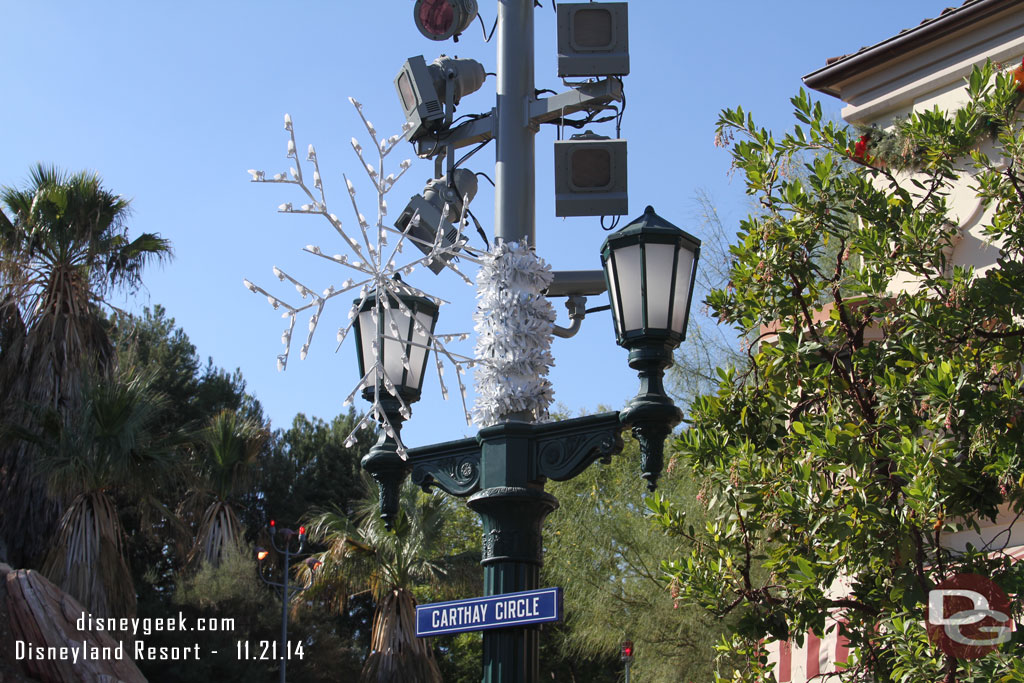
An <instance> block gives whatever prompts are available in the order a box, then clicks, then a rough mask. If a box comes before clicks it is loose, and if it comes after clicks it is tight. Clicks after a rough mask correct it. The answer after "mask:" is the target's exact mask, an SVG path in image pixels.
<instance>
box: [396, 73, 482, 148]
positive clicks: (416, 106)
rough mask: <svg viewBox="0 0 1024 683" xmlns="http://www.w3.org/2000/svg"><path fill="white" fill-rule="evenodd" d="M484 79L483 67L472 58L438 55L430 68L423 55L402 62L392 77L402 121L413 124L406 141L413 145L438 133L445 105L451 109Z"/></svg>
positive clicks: (407, 133) (406, 133)
mask: <svg viewBox="0 0 1024 683" xmlns="http://www.w3.org/2000/svg"><path fill="white" fill-rule="evenodd" d="M486 77H487V72H486V71H485V70H484V66H483V64H481V63H480V62H478V61H476V60H473V59H454V58H452V57H446V56H445V55H441V56H440V57H438V58H437V59H435V60H434V61H433V62H432V63H431V64H430V65H429V66H428V65H427V63H426V60H424V59H423V56H422V55H417V56H416V57H410V58H409V59H407V60H405V64H403V65H402V69H401V71H399V72H398V75H397V76H396V77H395V89H396V90H397V91H398V99H399V101H400V102H401V103H402V110H403V111H404V112H405V119H406V121H408V122H409V123H410V124H412V126H411V127H410V128H409V129H408V130H407V131H406V132H405V138H406V139H407V140H409V141H410V142H413V141H415V140H416V139H418V138H421V137H423V136H424V135H427V134H428V133H432V132H435V131H437V130H438V129H439V128H440V127H441V126H442V125H443V122H444V118H445V103H446V102H449V103H450V104H451V106H453V107H454V106H455V105H457V104H458V103H459V102H460V101H461V100H462V98H463V97H464V96H466V95H469V94H470V93H473V92H476V91H477V90H479V89H480V86H481V85H483V83H484V79H485V78H486Z"/></svg>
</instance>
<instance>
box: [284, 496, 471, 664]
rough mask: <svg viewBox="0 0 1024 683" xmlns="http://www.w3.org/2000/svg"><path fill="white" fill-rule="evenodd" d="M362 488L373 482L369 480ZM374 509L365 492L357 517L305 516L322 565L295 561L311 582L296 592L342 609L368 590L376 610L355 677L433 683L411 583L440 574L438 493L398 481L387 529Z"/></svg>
mask: <svg viewBox="0 0 1024 683" xmlns="http://www.w3.org/2000/svg"><path fill="white" fill-rule="evenodd" d="M368 487H371V490H376V488H377V487H376V485H374V484H372V483H368ZM377 510H378V501H377V500H376V499H375V498H374V497H370V498H369V499H365V500H364V501H363V503H362V505H361V507H360V510H359V513H358V514H357V520H358V523H357V524H353V523H352V522H351V521H350V520H349V519H348V517H346V516H345V515H344V514H343V513H342V512H341V511H339V510H327V511H319V512H317V513H315V514H314V515H313V516H312V518H311V519H310V521H309V538H310V540H311V541H312V542H313V543H322V544H324V545H326V546H327V549H326V550H325V551H323V552H321V553H318V554H316V555H314V558H315V559H317V560H319V561H320V562H322V563H323V564H322V565H321V566H320V568H319V569H317V571H316V573H315V574H313V575H312V576H310V574H309V571H310V570H309V568H308V566H307V565H300V567H299V577H298V578H299V580H300V581H304V582H305V581H312V587H311V589H310V591H307V593H306V594H305V597H304V599H305V600H309V599H321V600H326V601H327V602H328V603H329V604H330V605H331V606H332V607H333V608H334V609H337V610H338V611H339V612H340V613H342V614H344V613H345V610H346V607H347V603H348V600H349V599H351V598H352V597H354V596H355V595H358V594H361V593H364V592H369V593H371V594H372V595H373V597H374V600H375V602H376V609H375V610H374V614H373V627H372V632H371V637H370V654H369V656H368V657H367V658H366V662H365V663H364V665H363V671H362V674H361V676H360V681H362V683H392V682H394V681H419V682H423V683H440V681H441V673H440V671H439V670H438V667H437V662H436V661H435V659H434V653H433V650H432V649H431V648H430V645H429V642H428V641H427V640H425V639H422V638H417V637H416V600H415V598H414V597H413V593H412V590H411V589H412V588H413V586H415V585H422V584H424V583H435V584H436V582H437V581H438V580H439V579H441V578H442V577H445V576H446V575H447V572H446V571H445V567H444V558H443V557H442V555H443V552H442V550H443V549H442V547H441V545H442V543H443V540H444V536H443V532H444V520H445V516H446V513H447V512H448V511H447V509H446V503H445V500H444V499H443V498H441V497H440V496H427V495H424V494H421V493H420V492H419V491H417V490H416V489H415V488H413V487H408V486H407V487H405V489H403V492H402V498H401V503H400V511H399V517H398V521H397V522H396V523H395V525H394V530H393V531H388V530H387V529H386V528H385V526H384V522H383V520H381V518H380V516H379V515H378V514H377ZM477 559H478V558H477Z"/></svg>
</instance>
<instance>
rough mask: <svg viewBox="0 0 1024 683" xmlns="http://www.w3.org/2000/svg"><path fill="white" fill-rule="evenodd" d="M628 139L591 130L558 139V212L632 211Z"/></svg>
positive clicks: (614, 213)
mask: <svg viewBox="0 0 1024 683" xmlns="http://www.w3.org/2000/svg"><path fill="white" fill-rule="evenodd" d="M626 181H627V174H626V141H625V140H622V139H614V140H613V139H611V138H608V137H607V136H604V135H597V134H595V133H592V132H590V131H589V130H588V131H586V132H584V133H582V134H579V135H574V136H572V138H570V139H568V140H557V141H555V215H556V216H621V215H623V214H625V213H628V212H629V194H628V192H627V182H626Z"/></svg>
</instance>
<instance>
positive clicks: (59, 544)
mask: <svg viewBox="0 0 1024 683" xmlns="http://www.w3.org/2000/svg"><path fill="white" fill-rule="evenodd" d="M122 537H123V531H122V529H121V523H120V521H119V519H118V516H117V510H116V509H115V507H114V503H113V501H112V500H111V499H110V497H109V496H108V495H107V494H105V493H103V492H96V491H93V492H89V493H83V494H81V495H79V496H78V497H76V498H75V499H74V500H73V501H72V502H71V504H70V505H69V506H68V508H67V510H65V512H64V514H63V516H62V517H61V519H60V522H59V524H58V528H57V538H56V543H54V544H53V545H52V546H51V551H50V553H49V554H48V555H47V558H46V561H45V563H44V564H43V573H44V574H45V575H46V576H47V577H48V578H49V579H50V580H51V581H53V582H54V583H55V584H57V585H58V586H60V587H61V589H62V590H64V591H66V592H68V593H70V594H71V595H72V596H74V597H75V598H76V599H78V601H79V602H81V603H82V604H83V605H84V606H85V607H86V608H87V609H88V610H89V611H90V612H91V613H92V614H93V615H95V616H97V617H111V616H115V617H126V616H127V617H130V616H134V615H135V590H134V588H133V586H132V578H131V572H130V571H129V570H128V563H127V561H126V560H125V557H124V548H123V544H122Z"/></svg>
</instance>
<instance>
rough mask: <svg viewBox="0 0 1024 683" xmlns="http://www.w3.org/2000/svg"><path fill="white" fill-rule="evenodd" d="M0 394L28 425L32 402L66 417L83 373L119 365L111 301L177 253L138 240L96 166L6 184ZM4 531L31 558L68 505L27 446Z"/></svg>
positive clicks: (21, 558) (157, 240)
mask: <svg viewBox="0 0 1024 683" xmlns="http://www.w3.org/2000/svg"><path fill="white" fill-rule="evenodd" d="M0 201H2V203H3V206H4V209H5V211H6V214H7V215H5V216H4V219H3V220H2V221H0V396H2V397H3V402H4V403H3V409H4V412H5V415H6V416H7V417H8V418H9V419H11V420H12V421H14V422H20V423H21V424H23V425H25V426H28V425H27V420H28V419H29V418H30V416H31V411H30V406H39V407H44V408H52V409H54V410H56V411H57V412H58V414H59V415H61V416H64V417H66V416H67V415H69V414H71V413H72V412H73V411H74V410H75V407H76V404H77V403H78V401H79V397H80V395H81V382H82V381H83V372H88V373H92V374H98V375H102V374H104V373H107V372H109V371H110V369H111V367H112V364H113V361H114V353H113V347H112V344H111V342H110V338H109V336H108V334H107V329H106V324H105V320H104V317H103V314H102V307H103V306H104V305H106V298H107V297H108V296H109V295H111V294H113V293H115V292H117V291H122V290H129V291H131V290H134V289H135V288H137V287H138V286H139V285H140V284H141V281H142V271H143V269H144V267H145V266H146V265H147V264H149V263H150V262H152V261H154V260H157V261H159V260H163V259H165V258H167V257H169V256H170V253H171V248H170V243H169V242H168V241H167V240H165V239H163V238H161V237H160V236H159V235H156V234H153V233H142V234H140V235H139V236H138V237H135V238H134V239H131V238H130V237H129V235H128V228H127V220H128V216H129V202H128V200H127V199H125V198H124V197H121V196H120V195H116V194H114V193H113V192H111V191H110V190H108V189H106V188H104V187H103V184H102V181H101V180H100V178H99V176H98V175H96V174H95V173H89V172H81V173H76V174H68V173H65V172H62V171H60V170H58V169H56V168H53V167H48V166H43V165H41V164H40V165H38V166H36V167H35V168H33V169H32V171H31V172H30V174H29V179H28V184H27V185H26V186H25V187H23V188H15V187H8V186H4V187H2V188H0ZM0 473H2V474H0V534H2V536H3V538H4V540H5V542H6V546H7V552H8V555H9V559H10V560H11V561H13V562H14V563H15V564H20V563H22V562H26V561H29V560H30V559H31V558H32V556H33V554H34V553H33V548H36V547H38V544H37V543H36V541H35V539H38V538H39V537H40V536H44V535H46V534H47V533H48V532H49V531H50V530H51V529H52V525H53V523H54V520H55V519H56V517H57V514H58V513H59V508H58V507H57V506H56V505H55V504H54V503H53V502H52V501H50V500H49V498H48V497H47V496H46V491H45V487H44V485H43V483H42V481H41V479H39V478H38V477H34V476H33V467H32V460H31V458H30V452H29V451H28V450H27V447H26V445H25V444H24V443H20V444H15V445H13V446H12V447H10V448H6V449H4V450H3V451H2V452H0Z"/></svg>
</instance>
